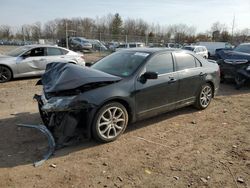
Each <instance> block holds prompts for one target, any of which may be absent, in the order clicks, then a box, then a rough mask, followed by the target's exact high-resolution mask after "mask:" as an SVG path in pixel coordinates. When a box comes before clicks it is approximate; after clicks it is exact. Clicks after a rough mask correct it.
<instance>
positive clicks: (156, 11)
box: [0, 0, 250, 32]
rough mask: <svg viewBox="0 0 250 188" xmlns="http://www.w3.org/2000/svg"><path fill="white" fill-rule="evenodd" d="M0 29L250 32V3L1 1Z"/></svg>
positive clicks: (213, 0) (228, 0)
mask: <svg viewBox="0 0 250 188" xmlns="http://www.w3.org/2000/svg"><path fill="white" fill-rule="evenodd" d="M0 5H1V11H0V25H5V24H7V25H10V26H14V27H18V26H21V25H22V24H32V23H35V22H37V21H40V22H41V23H45V22H47V21H49V20H53V19H56V18H75V17H90V18H93V19H95V18H96V17H102V16H105V15H107V14H109V13H111V14H115V13H119V14H120V15H121V17H122V18H123V19H126V18H142V19H143V20H145V21H147V22H148V23H149V24H151V23H154V24H160V25H162V26H167V25H171V24H180V23H182V24H187V25H188V26H195V27H196V29H197V32H205V31H207V30H209V29H210V28H211V25H212V24H213V23H214V22H217V21H219V22H220V23H223V24H226V25H227V26H228V29H229V30H230V29H231V27H232V23H233V18H234V15H235V29H236V30H239V29H244V28H250V0H71V1H70V0H40V1H39V0H1V1H0Z"/></svg>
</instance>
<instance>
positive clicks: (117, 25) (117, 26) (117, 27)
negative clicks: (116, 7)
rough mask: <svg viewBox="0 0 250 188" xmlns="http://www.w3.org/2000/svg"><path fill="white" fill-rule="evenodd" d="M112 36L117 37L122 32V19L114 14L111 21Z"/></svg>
mask: <svg viewBox="0 0 250 188" xmlns="http://www.w3.org/2000/svg"><path fill="white" fill-rule="evenodd" d="M111 25H112V34H113V35H119V34H121V32H122V18H121V16H120V15H119V14H118V13H116V14H115V16H114V18H113V20H112V24H111Z"/></svg>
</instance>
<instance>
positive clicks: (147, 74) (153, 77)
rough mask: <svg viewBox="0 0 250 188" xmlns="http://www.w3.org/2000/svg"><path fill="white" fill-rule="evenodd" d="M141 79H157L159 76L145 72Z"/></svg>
mask: <svg viewBox="0 0 250 188" xmlns="http://www.w3.org/2000/svg"><path fill="white" fill-rule="evenodd" d="M141 77H142V78H144V79H145V80H148V79H157V78H158V74H157V73H156V72H145V73H144V74H143V75H142V76H141Z"/></svg>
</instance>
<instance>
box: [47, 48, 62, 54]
mask: <svg viewBox="0 0 250 188" xmlns="http://www.w3.org/2000/svg"><path fill="white" fill-rule="evenodd" d="M47 55H48V56H54V55H63V53H62V51H61V50H60V49H59V48H47Z"/></svg>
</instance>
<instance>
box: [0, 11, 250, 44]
mask: <svg viewBox="0 0 250 188" xmlns="http://www.w3.org/2000/svg"><path fill="white" fill-rule="evenodd" d="M230 29H231V28H229V27H228V26H227V25H225V24H222V23H220V22H215V23H213V24H212V26H211V28H210V29H209V30H207V31H205V32H203V33H196V30H197V28H196V27H194V26H188V25H186V24H174V25H167V26H162V25H160V24H154V23H152V24H149V23H148V22H146V21H145V20H143V19H141V18H139V19H134V18H127V19H122V18H121V16H120V15H119V13H116V14H108V15H106V16H102V17H96V18H95V19H93V18H88V17H84V18H81V17H79V18H72V19H66V18H61V19H54V20H50V21H48V22H46V23H44V24H42V23H41V22H36V23H34V24H23V25H22V26H20V27H11V26H9V25H1V26H0V39H4V40H21V41H38V40H39V39H41V38H42V39H50V40H52V41H56V40H58V39H61V38H65V36H66V30H67V33H68V35H69V36H82V37H86V38H95V39H100V40H103V41H111V40H116V41H119V40H124V36H126V37H127V36H129V37H130V38H133V40H140V39H142V38H143V39H145V38H146V39H147V41H148V42H162V41H163V42H170V41H171V42H176V43H193V42H197V41H223V42H232V43H240V42H245V41H247V40H249V35H250V29H249V28H246V29H243V30H237V31H234V28H232V30H231V31H230Z"/></svg>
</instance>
